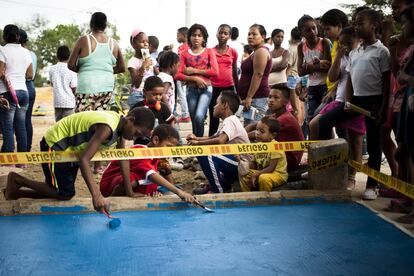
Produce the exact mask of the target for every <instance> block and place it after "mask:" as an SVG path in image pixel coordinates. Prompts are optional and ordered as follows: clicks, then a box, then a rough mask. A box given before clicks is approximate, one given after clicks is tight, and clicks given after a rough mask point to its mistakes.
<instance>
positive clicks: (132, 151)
mask: <svg viewBox="0 0 414 276" xmlns="http://www.w3.org/2000/svg"><path fill="white" fill-rule="evenodd" d="M315 142H318V141H300V142H298V141H293V142H271V143H254V144H224V145H208V146H181V147H162V148H126V149H112V150H104V151H98V152H97V153H96V154H95V155H94V157H93V158H92V160H91V161H111V160H130V159H145V158H165V157H190V156H191V157H194V156H208V155H223V154H249V153H263V152H279V151H303V150H307V149H308V146H309V144H311V143H315ZM79 156H80V152H71V151H54V152H15V153H0V164H5V165H6V164H7V165H8V164H40V163H49V162H57V163H62V162H76V161H78V160H79Z"/></svg>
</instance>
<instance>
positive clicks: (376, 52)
mask: <svg viewBox="0 0 414 276" xmlns="http://www.w3.org/2000/svg"><path fill="white" fill-rule="evenodd" d="M346 70H347V71H348V72H349V73H350V74H351V80H352V87H353V88H354V95H355V96H377V95H382V85H383V83H382V73H384V72H387V71H390V70H391V62H390V52H389V51H388V49H387V48H386V47H385V46H384V45H383V44H382V43H381V41H380V40H377V42H375V43H374V44H372V45H369V46H367V47H366V48H365V49H364V48H363V47H362V46H359V47H358V48H356V49H354V50H352V51H351V53H349V63H348V66H347V67H346Z"/></svg>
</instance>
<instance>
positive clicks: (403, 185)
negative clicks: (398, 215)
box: [348, 160, 414, 199]
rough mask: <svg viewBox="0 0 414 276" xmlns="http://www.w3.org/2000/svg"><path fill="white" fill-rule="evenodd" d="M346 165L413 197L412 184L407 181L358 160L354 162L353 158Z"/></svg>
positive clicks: (413, 189) (413, 187) (413, 188)
mask: <svg viewBox="0 0 414 276" xmlns="http://www.w3.org/2000/svg"><path fill="white" fill-rule="evenodd" d="M348 165H349V166H351V167H353V168H354V169H356V170H357V171H359V172H362V173H364V174H366V175H368V176H369V177H371V178H373V179H375V180H376V181H377V182H379V183H381V184H383V185H385V186H388V187H390V188H392V189H394V190H396V191H398V192H400V193H402V194H403V195H406V196H408V197H409V198H411V199H414V185H412V184H409V183H407V182H404V181H402V180H400V179H397V178H395V177H392V176H389V175H386V174H384V173H381V172H379V171H376V170H374V169H372V168H370V167H368V166H365V165H363V164H361V163H359V162H356V161H354V160H348Z"/></svg>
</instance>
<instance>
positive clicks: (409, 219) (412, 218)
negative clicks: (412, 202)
mask: <svg viewBox="0 0 414 276" xmlns="http://www.w3.org/2000/svg"><path fill="white" fill-rule="evenodd" d="M397 221H398V222H400V223H404V224H412V223H414V212H412V213H410V214H408V215H404V216H401V217H399V218H397Z"/></svg>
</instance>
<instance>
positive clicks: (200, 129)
mask: <svg viewBox="0 0 414 276" xmlns="http://www.w3.org/2000/svg"><path fill="white" fill-rule="evenodd" d="M212 95H213V89H212V87H211V86H207V88H203V89H202V88H197V87H193V86H187V104H188V110H189V111H190V117H191V124H192V126H193V133H194V135H195V136H197V137H203V135H204V121H205V119H206V115H207V110H208V106H209V105H210V101H211V97H212Z"/></svg>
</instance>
